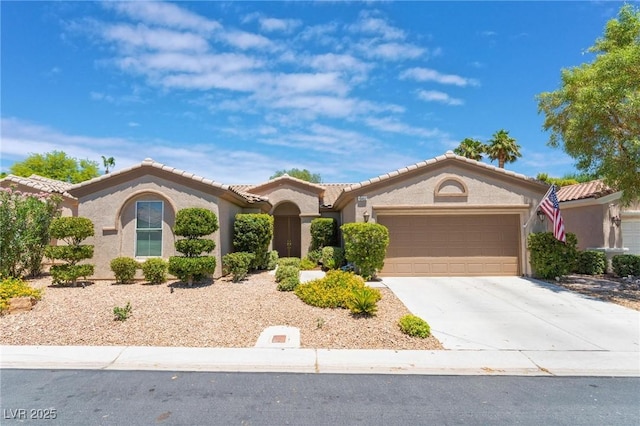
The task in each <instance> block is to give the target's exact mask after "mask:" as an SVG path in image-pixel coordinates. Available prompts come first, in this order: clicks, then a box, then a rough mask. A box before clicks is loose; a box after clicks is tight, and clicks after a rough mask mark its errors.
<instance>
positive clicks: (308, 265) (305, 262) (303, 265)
mask: <svg viewBox="0 0 640 426" xmlns="http://www.w3.org/2000/svg"><path fill="white" fill-rule="evenodd" d="M316 266H318V264H317V263H316V262H313V261H311V260H309V259H308V258H306V257H305V258H304V259H302V260H301V261H300V269H301V270H303V271H309V270H311V269H315V268H316Z"/></svg>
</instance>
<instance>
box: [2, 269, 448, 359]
mask: <svg viewBox="0 0 640 426" xmlns="http://www.w3.org/2000/svg"><path fill="white" fill-rule="evenodd" d="M29 283H30V285H32V286H33V287H35V288H44V294H43V297H42V300H40V301H39V302H38V303H37V304H36V305H35V306H34V308H33V310H32V311H30V312H24V313H18V314H12V315H3V316H1V317H0V327H1V328H2V330H3V332H2V335H1V336H0V344H3V345H91V346H94V345H109V346H188V347H238V348H239V347H252V346H254V345H255V343H256V341H257V339H258V336H259V335H260V333H261V332H262V331H263V330H264V329H265V328H267V327H269V326H274V325H287V326H292V327H298V328H299V329H300V335H301V345H302V347H306V348H327V349H397V350H401V349H414V350H437V349H443V348H442V345H441V344H440V342H439V341H438V340H437V339H436V338H434V337H433V336H431V337H429V338H426V339H420V338H416V337H409V336H407V335H405V334H403V333H402V332H401V331H400V329H399V327H398V324H397V323H398V320H399V319H400V318H401V317H402V316H403V315H405V314H408V313H409V311H408V310H407V308H406V307H405V306H404V305H403V304H402V302H400V301H399V300H398V298H397V297H396V296H395V295H394V294H393V292H391V291H390V290H388V289H380V290H381V292H382V299H381V300H380V301H379V302H378V311H377V315H376V316H374V317H370V318H359V317H354V316H352V315H351V314H350V312H349V310H347V309H322V308H316V307H312V306H309V305H306V304H305V303H303V302H302V301H301V300H300V299H299V298H298V297H297V296H296V295H295V294H293V293H292V292H281V291H277V290H276V286H277V284H276V282H275V279H274V276H273V275H272V274H270V273H268V272H261V273H258V274H253V275H249V276H248V277H247V279H246V280H244V281H242V282H240V283H233V282H231V280H230V278H226V277H225V278H221V279H218V280H215V281H214V282H213V283H211V282H210V283H206V284H202V285H194V286H193V287H188V286H186V285H184V284H182V283H180V282H177V281H176V282H169V283H166V284H160V285H148V284H141V283H135V284H118V285H114V283H113V282H110V281H95V282H93V283H88V285H86V286H85V287H54V286H51V278H50V277H49V276H45V277H42V278H38V279H35V280H29ZM127 302H129V303H130V304H131V308H132V309H131V316H130V317H129V318H128V319H126V320H125V321H115V320H114V313H113V309H114V307H125V305H126V304H127ZM424 319H425V320H427V321H429V318H424Z"/></svg>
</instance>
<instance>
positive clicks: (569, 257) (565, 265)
mask: <svg viewBox="0 0 640 426" xmlns="http://www.w3.org/2000/svg"><path fill="white" fill-rule="evenodd" d="M566 238H567V242H566V243H562V242H561V241H558V240H556V239H555V238H554V237H553V233H551V232H540V233H534V234H529V237H528V239H527V248H528V249H529V251H530V252H531V266H532V267H533V270H534V273H535V274H536V275H537V276H538V277H540V278H544V279H553V278H556V277H561V276H563V275H567V274H568V273H569V272H571V271H573V270H574V269H575V268H574V265H575V263H576V258H577V256H578V250H577V248H576V245H577V244H578V240H577V238H576V235H575V234H572V233H571V232H568V233H567V234H566Z"/></svg>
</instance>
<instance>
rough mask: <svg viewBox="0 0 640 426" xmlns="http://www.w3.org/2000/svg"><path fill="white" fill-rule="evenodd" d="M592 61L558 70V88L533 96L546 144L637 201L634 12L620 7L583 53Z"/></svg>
mask: <svg viewBox="0 0 640 426" xmlns="http://www.w3.org/2000/svg"><path fill="white" fill-rule="evenodd" d="M588 52H590V53H595V54H596V57H595V59H594V60H593V62H590V63H585V64H582V65H580V66H577V67H573V68H569V69H563V70H562V72H561V80H562V82H561V86H560V88H559V89H558V90H556V91H554V92H544V93H541V94H540V95H538V97H537V100H538V112H539V113H543V114H544V116H545V121H544V124H543V128H544V129H545V130H549V131H551V135H550V138H549V142H548V145H549V146H552V147H558V146H562V148H563V149H564V151H565V152H566V153H567V154H569V155H570V156H571V157H573V158H574V159H575V160H576V161H577V163H576V166H577V167H578V169H579V170H581V171H584V172H587V173H589V174H594V175H597V176H601V177H602V178H603V180H604V183H605V184H607V185H609V186H610V187H612V188H615V189H617V190H621V191H623V195H622V201H623V203H625V204H628V203H630V202H632V201H633V200H637V199H640V173H638V169H639V168H640V10H638V9H634V8H633V7H632V6H631V5H628V4H627V5H624V6H622V8H621V9H620V11H619V13H618V18H617V19H612V20H610V21H609V22H607V25H606V28H605V32H604V36H603V37H601V38H598V39H597V40H596V42H595V44H594V45H593V46H592V47H590V48H589V49H588Z"/></svg>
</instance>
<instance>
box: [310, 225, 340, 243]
mask: <svg viewBox="0 0 640 426" xmlns="http://www.w3.org/2000/svg"><path fill="white" fill-rule="evenodd" d="M310 232H311V250H316V249H321V248H322V247H326V246H333V245H336V243H337V240H338V238H337V237H338V223H337V222H336V220H335V219H333V218H326V217H318V218H316V219H313V220H312V221H311V230H310Z"/></svg>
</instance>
